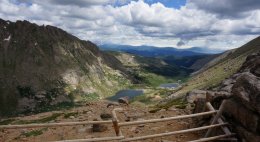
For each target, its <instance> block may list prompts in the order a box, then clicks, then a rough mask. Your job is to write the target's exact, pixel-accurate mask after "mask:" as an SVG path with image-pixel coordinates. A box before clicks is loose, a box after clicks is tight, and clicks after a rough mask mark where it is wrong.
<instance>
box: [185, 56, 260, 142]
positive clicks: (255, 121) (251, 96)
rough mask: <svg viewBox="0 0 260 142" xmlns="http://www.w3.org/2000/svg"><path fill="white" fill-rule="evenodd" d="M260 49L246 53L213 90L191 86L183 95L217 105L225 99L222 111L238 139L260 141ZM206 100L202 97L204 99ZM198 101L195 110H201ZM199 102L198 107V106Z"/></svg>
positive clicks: (191, 99)
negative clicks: (226, 77) (240, 64)
mask: <svg viewBox="0 0 260 142" xmlns="http://www.w3.org/2000/svg"><path fill="white" fill-rule="evenodd" d="M259 73H260V52H259V53H255V54H252V55H250V56H248V57H247V59H246V61H245V62H244V63H243V65H242V67H241V68H240V69H239V71H238V72H237V73H236V74H234V75H232V76H231V77H230V78H228V79H226V80H224V81H222V83H221V84H220V86H219V87H217V88H214V89H213V90H210V91H209V90H207V91H203V90H200V91H197V90H194V91H192V92H190V93H189V94H188V96H187V97H186V98H187V100H188V101H189V102H199V103H200V102H201V103H203V101H202V100H201V99H203V98H204V99H207V100H209V101H211V103H212V105H213V106H214V107H216V108H218V107H219V106H220V105H221V102H222V100H224V99H225V100H226V101H227V102H226V106H225V109H224V111H223V114H224V116H225V118H226V119H227V121H228V122H229V123H231V124H232V126H233V128H234V131H235V132H236V133H237V134H238V135H239V138H240V140H241V141H247V142H259V141H260V74H259ZM204 102H205V101H204ZM201 103H200V104H199V105H197V106H196V107H195V112H196V111H199V110H203V108H204V106H203V105H201ZM200 106H201V107H200Z"/></svg>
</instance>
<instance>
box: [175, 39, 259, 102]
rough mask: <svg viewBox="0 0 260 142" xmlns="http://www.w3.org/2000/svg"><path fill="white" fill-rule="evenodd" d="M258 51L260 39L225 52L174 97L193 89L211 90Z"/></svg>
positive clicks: (192, 78) (199, 72)
mask: <svg viewBox="0 0 260 142" xmlns="http://www.w3.org/2000/svg"><path fill="white" fill-rule="evenodd" d="M258 51H260V37H257V38H255V39H253V40H252V41H250V42H248V43H247V44H245V45H243V46H241V47H239V48H237V49H234V50H230V51H227V52H224V53H223V54H221V55H219V56H218V57H216V58H215V59H213V60H212V61H211V62H209V63H208V64H206V65H205V66H204V67H203V68H202V69H201V70H200V71H198V73H196V74H195V75H194V76H193V77H191V79H190V80H189V81H188V82H187V83H186V84H185V85H184V86H183V87H182V88H181V89H179V90H177V91H176V92H174V93H173V95H172V97H174V96H180V95H184V94H185V93H187V92H189V91H191V90H193V89H207V88H208V89H209V88H214V87H216V86H218V85H219V84H220V83H221V81H222V80H224V79H225V78H228V77H230V76H231V75H233V74H234V73H236V72H237V71H238V69H239V68H240V67H241V66H242V64H243V62H244V61H245V60H246V57H247V56H248V55H250V54H252V53H257V52H258Z"/></svg>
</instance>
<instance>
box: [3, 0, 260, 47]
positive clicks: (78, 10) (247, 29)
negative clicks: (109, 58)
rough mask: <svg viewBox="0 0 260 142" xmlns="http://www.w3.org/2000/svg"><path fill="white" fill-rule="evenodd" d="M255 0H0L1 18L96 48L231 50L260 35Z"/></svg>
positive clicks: (258, 16)
mask: <svg viewBox="0 0 260 142" xmlns="http://www.w3.org/2000/svg"><path fill="white" fill-rule="evenodd" d="M259 7H260V2H259V0H245V1H244V0H241V1H238V0H0V18H2V19H4V20H11V21H16V20H28V21H30V22H33V23H36V24H38V25H43V24H44V25H52V26H57V27H59V28H62V29H64V30H66V31H67V32H69V33H71V34H73V35H75V36H77V37H79V38H81V39H84V40H90V41H92V42H95V43H97V44H102V43H113V44H129V45H152V46H157V47H177V48H189V47H208V48H218V49H232V48H236V47H239V46H241V45H243V44H244V43H246V42H248V41H249V40H251V39H253V38H255V37H257V36H259V35H260V27H259V23H260V9H259Z"/></svg>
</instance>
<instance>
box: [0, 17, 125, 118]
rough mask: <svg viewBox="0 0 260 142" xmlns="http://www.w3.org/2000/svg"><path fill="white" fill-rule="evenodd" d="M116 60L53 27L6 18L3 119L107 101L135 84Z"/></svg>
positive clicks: (1, 59)
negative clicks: (64, 104) (43, 109)
mask: <svg viewBox="0 0 260 142" xmlns="http://www.w3.org/2000/svg"><path fill="white" fill-rule="evenodd" d="M127 78H129V77H128V76H127V72H126V70H125V69H124V67H123V66H122V64H121V62H120V61H118V60H117V59H116V58H115V57H114V56H111V55H109V54H106V53H104V52H102V51H100V50H99V49H98V47H97V46H96V45H95V44H93V43H91V42H90V41H83V40H80V39H78V38H77V37H75V36H72V35H70V34H68V33H67V32H65V31H63V30H61V29H59V28H56V27H53V26H44V25H42V26H38V25H36V24H32V23H29V22H28V21H17V22H15V23H13V22H10V21H4V20H1V19H0V116H1V115H3V114H15V113H16V112H21V111H25V110H30V111H34V110H35V108H38V109H39V108H41V107H42V106H49V105H56V104H59V103H62V102H71V101H80V100H88V99H96V98H103V97H105V96H108V95H111V94H113V93H114V92H115V91H117V90H119V89H120V88H124V87H125V86H127V85H129V84H130V81H129V79H127Z"/></svg>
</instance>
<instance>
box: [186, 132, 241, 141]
mask: <svg viewBox="0 0 260 142" xmlns="http://www.w3.org/2000/svg"><path fill="white" fill-rule="evenodd" d="M234 135H236V134H234V133H231V134H224V135H219V136H213V137H208V138H202V139H198V140H193V141H188V142H207V141H213V140H217V139H221V138H226V137H231V136H234Z"/></svg>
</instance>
